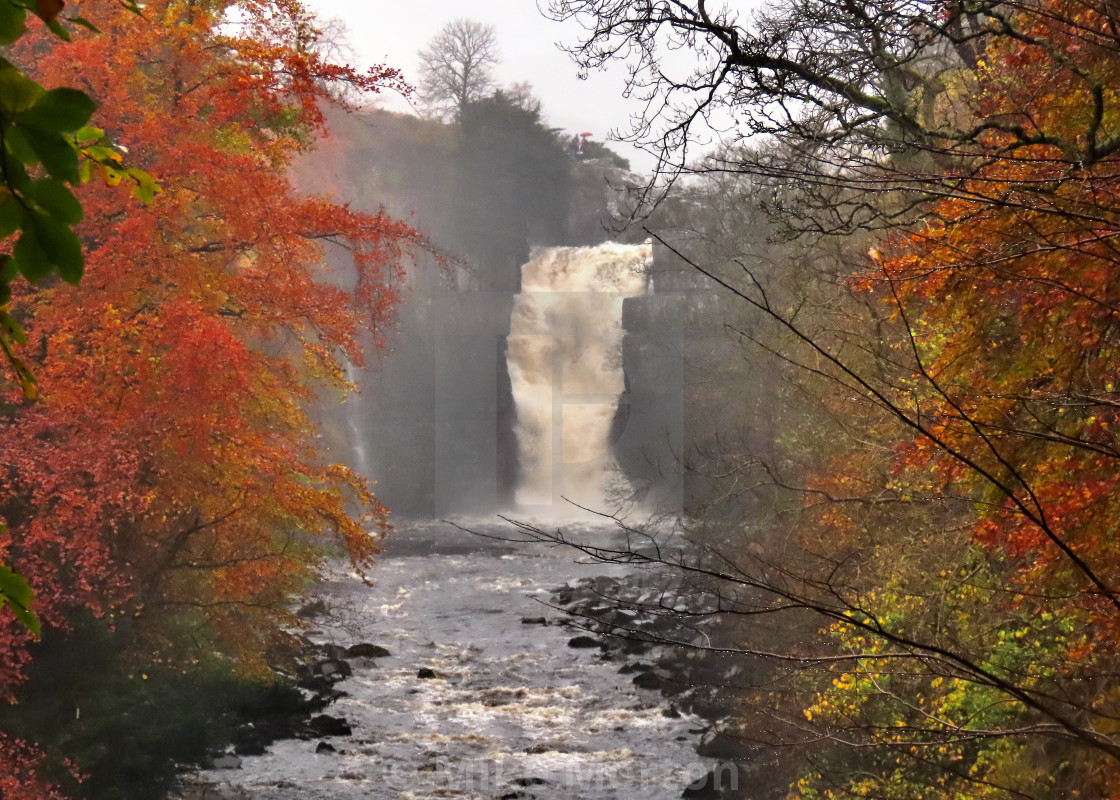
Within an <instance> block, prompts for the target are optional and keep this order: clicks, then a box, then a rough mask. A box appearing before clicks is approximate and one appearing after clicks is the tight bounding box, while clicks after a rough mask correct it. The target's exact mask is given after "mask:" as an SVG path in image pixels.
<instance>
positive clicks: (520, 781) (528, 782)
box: [513, 778, 548, 786]
mask: <svg viewBox="0 0 1120 800" xmlns="http://www.w3.org/2000/svg"><path fill="white" fill-rule="evenodd" d="M513 783H515V784H517V785H518V786H543V785H544V784H546V783H548V781H546V780H545V779H544V778H515V779H514V781H513Z"/></svg>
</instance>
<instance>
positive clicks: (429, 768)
mask: <svg viewBox="0 0 1120 800" xmlns="http://www.w3.org/2000/svg"><path fill="white" fill-rule="evenodd" d="M416 771H417V772H439V764H436V763H435V762H434V761H433V762H431V763H428V764H421V765H420V766H418V767H417V768H416Z"/></svg>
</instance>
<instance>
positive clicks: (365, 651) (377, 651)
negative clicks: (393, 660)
mask: <svg viewBox="0 0 1120 800" xmlns="http://www.w3.org/2000/svg"><path fill="white" fill-rule="evenodd" d="M390 655H392V653H390V652H389V651H388V650H386V649H385V648H384V647H381V646H380V645H376V644H370V643H369V642H362V643H361V644H354V645H350V647H348V648H346V657H347V658H385V657H386V656H390Z"/></svg>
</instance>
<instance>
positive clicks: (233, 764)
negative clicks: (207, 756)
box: [214, 753, 241, 769]
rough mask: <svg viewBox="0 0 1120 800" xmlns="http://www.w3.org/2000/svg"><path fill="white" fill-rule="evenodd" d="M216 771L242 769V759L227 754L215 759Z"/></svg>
mask: <svg viewBox="0 0 1120 800" xmlns="http://www.w3.org/2000/svg"><path fill="white" fill-rule="evenodd" d="M214 769H241V759H240V758H238V757H237V756H235V755H230V754H229V753H226V754H224V755H220V756H218V757H217V758H215V759H214Z"/></svg>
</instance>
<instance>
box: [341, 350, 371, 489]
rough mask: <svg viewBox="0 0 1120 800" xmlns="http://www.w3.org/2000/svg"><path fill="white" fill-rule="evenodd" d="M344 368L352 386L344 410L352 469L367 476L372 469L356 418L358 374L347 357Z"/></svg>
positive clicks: (359, 405)
mask: <svg viewBox="0 0 1120 800" xmlns="http://www.w3.org/2000/svg"><path fill="white" fill-rule="evenodd" d="M345 369H346V380H347V381H349V382H350V383H351V384H352V385H353V386H354V393H353V394H351V395H350V396H348V397H347V398H346V401H347V402H346V412H345V413H346V429H347V430H348V431H349V433H350V448H351V450H352V451H353V453H354V471H355V472H357V473H358V474H359V475H361V476H362V477H363V478H369V477H370V476H371V475H372V474H373V470H372V469H371V468H370V463H369V451H367V450H366V438H365V436H364V435H363V433H362V429H361V426H360V425H359V424H358V419H359V418H360V416H361V404H360V403H358V402H357V399H358V395H357V391H358V390H359V389H360V387H361V384H360V383H359V381H360V376H359V375H358V370H357V369H356V368H355V367H354V365H353V364H351V363H350V361H349V359H347V360H346V364H345Z"/></svg>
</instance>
